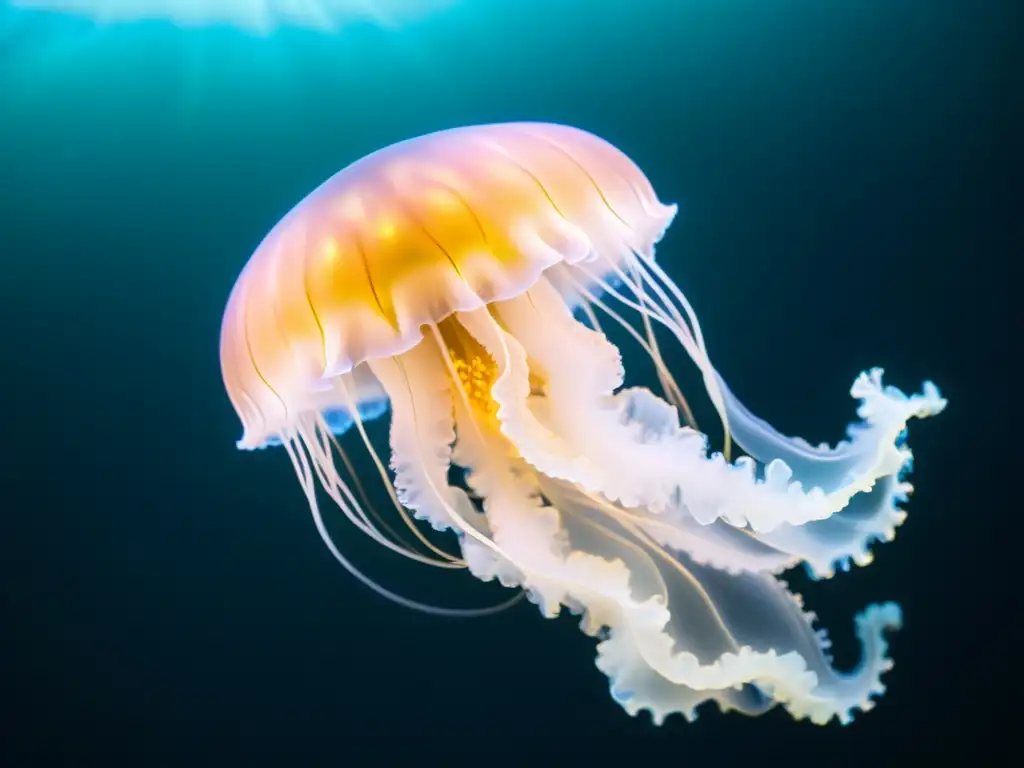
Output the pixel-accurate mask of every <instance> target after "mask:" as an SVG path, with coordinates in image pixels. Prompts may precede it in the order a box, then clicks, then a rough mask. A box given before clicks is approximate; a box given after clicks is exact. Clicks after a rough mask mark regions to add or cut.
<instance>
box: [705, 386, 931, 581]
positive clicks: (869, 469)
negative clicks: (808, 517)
mask: <svg viewBox="0 0 1024 768" xmlns="http://www.w3.org/2000/svg"><path fill="white" fill-rule="evenodd" d="M720 381H721V390H722V392H723V395H724V401H725V403H726V407H727V409H728V414H729V423H730V424H731V425H732V429H733V434H734V437H735V439H736V442H737V444H739V445H740V446H741V447H742V448H743V449H744V450H745V451H747V453H749V454H750V455H751V456H752V457H753V458H755V459H756V460H757V461H758V462H761V463H762V464H765V463H768V462H773V461H783V462H785V463H786V465H787V466H789V467H790V468H791V469H792V470H793V475H794V477H795V478H796V479H797V480H799V481H801V482H803V483H804V484H805V485H814V486H817V487H819V488H822V489H823V490H825V492H826V493H829V494H839V493H843V494H845V493H847V492H848V491H847V490H846V489H859V490H860V491H861V492H860V493H858V494H856V495H851V499H850V502H849V504H848V505H847V506H846V507H845V508H843V509H842V510H840V511H838V512H836V514H834V515H832V516H831V517H830V518H828V519H827V520H821V521H815V522H811V523H808V524H806V525H803V526H793V525H787V524H783V525H780V526H778V527H777V528H775V529H774V530H772V531H770V532H765V533H763V534H762V535H761V536H760V539H761V541H763V542H764V543H765V544H768V545H770V546H772V547H774V548H777V549H779V550H781V551H784V552H788V553H791V554H793V555H794V556H796V557H798V558H799V559H800V560H803V561H804V562H806V564H807V567H808V570H809V571H810V573H811V574H812V575H813V576H815V577H817V578H822V577H830V576H831V575H832V574H833V573H834V572H835V566H836V565H837V564H840V565H842V566H843V567H844V568H848V567H849V562H850V561H853V562H855V563H857V564H858V565H867V564H868V563H870V562H871V553H870V550H869V549H868V547H869V546H870V545H871V543H873V542H875V541H891V540H892V539H893V538H894V537H895V535H896V528H897V527H898V526H899V525H900V524H901V523H902V522H903V520H904V519H905V518H906V513H905V512H904V511H903V510H902V509H901V508H900V506H899V505H900V504H901V503H902V502H905V501H906V500H907V498H908V496H909V494H910V493H911V492H912V491H913V486H912V485H911V484H910V483H908V482H905V481H904V478H905V476H906V474H907V473H909V472H910V470H911V467H912V462H913V454H912V452H911V451H910V449H909V448H908V447H907V446H906V437H907V426H906V425H907V422H908V421H909V420H910V419H912V418H927V417H929V416H934V415H935V414H938V413H940V412H941V411H942V410H943V409H944V408H945V407H946V400H944V399H943V398H942V396H941V395H940V394H939V390H938V389H937V388H936V386H935V385H934V384H933V383H932V382H930V381H929V382H925V384H924V387H923V390H922V392H921V393H920V394H916V395H911V396H909V397H908V396H907V395H905V394H903V392H901V391H900V390H899V389H897V388H896V387H892V386H883V385H882V370H881V369H880V368H874V369H872V370H871V371H869V372H866V373H862V374H861V375H860V376H859V377H858V378H857V381H856V382H855V383H854V385H853V387H852V388H851V390H850V394H851V395H852V396H853V397H854V398H857V399H859V400H860V407H859V408H858V409H857V415H858V416H860V418H861V421H860V422H856V423H853V424H851V425H850V426H849V428H848V430H847V435H848V439H847V440H846V441H843V442H840V443H839V444H837V445H836V446H835V447H829V446H828V445H826V444H822V445H819V446H812V445H810V444H809V443H807V442H806V441H805V440H803V439H802V438H799V437H786V436H784V435H782V434H781V433H780V432H778V431H777V430H776V429H775V428H774V427H772V426H771V425H770V424H768V422H766V421H764V420H763V419H760V418H758V417H757V416H755V415H754V414H753V413H751V412H750V411H749V410H748V409H747V408H746V407H745V406H744V405H743V404H742V403H741V402H740V401H739V400H738V399H737V398H736V396H735V395H734V394H733V393H732V391H731V390H730V389H729V387H728V386H727V385H726V384H725V382H724V380H720Z"/></svg>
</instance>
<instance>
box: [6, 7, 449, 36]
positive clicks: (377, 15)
mask: <svg viewBox="0 0 1024 768" xmlns="http://www.w3.org/2000/svg"><path fill="white" fill-rule="evenodd" d="M456 2H458V0H10V4H11V5H12V6H15V7H19V8H25V9H32V10H41V11H55V12H60V13H67V14H73V15H77V16H83V17H87V18H90V19H92V20H94V21H97V22H100V23H106V24H115V23H124V22H133V21H169V22H171V23H173V24H176V25H178V26H182V27H197V26H232V27H236V28H238V29H243V30H246V31H248V32H251V33H254V34H269V33H271V32H273V31H275V30H277V29H280V28H282V27H298V28H305V29H315V30H322V31H326V32H330V31H336V30H337V29H339V28H340V27H342V26H344V25H345V24H346V23H349V22H353V21H369V22H372V23H375V24H379V25H381V26H386V27H398V26H401V25H402V23H404V22H408V21H411V20H414V19H415V18H417V17H421V16H422V15H424V14H426V13H429V12H431V11H435V10H438V9H440V8H442V7H444V6H448V5H453V4H455V3H456Z"/></svg>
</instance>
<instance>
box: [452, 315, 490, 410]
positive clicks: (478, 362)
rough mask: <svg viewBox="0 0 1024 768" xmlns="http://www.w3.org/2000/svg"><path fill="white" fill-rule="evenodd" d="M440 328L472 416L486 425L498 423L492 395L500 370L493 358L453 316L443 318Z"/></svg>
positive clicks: (457, 383)
mask: <svg viewBox="0 0 1024 768" xmlns="http://www.w3.org/2000/svg"><path fill="white" fill-rule="evenodd" d="M438 330H439V331H440V332H441V338H442V339H443V340H444V344H445V346H446V347H447V351H448V357H449V359H450V360H451V364H452V369H453V370H454V372H455V375H456V376H457V377H458V381H457V382H455V383H456V386H459V387H461V389H462V392H463V393H464V394H465V397H466V400H467V401H468V402H469V407H470V409H471V411H472V415H473V417H474V418H476V419H479V420H481V421H483V422H484V423H485V424H487V426H490V427H497V426H498V403H497V402H495V400H494V397H493V396H492V395H491V390H492V388H493V387H494V382H496V381H497V380H498V374H499V370H498V365H497V363H495V362H494V358H492V357H491V356H490V354H488V352H487V350H485V349H484V348H483V346H482V345H481V344H480V342H478V341H477V340H476V339H475V338H473V336H472V335H471V334H469V333H468V332H467V331H466V330H465V328H463V327H462V326H461V325H460V324H459V322H458V320H456V319H455V318H454V317H449V318H447V319H445V320H442V321H441V322H440V323H439V324H438Z"/></svg>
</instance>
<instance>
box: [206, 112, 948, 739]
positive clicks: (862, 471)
mask: <svg viewBox="0 0 1024 768" xmlns="http://www.w3.org/2000/svg"><path fill="white" fill-rule="evenodd" d="M675 210H676V209H675V207H674V206H669V205H664V204H662V203H661V202H659V200H658V198H657V196H656V195H655V192H654V190H653V189H652V187H651V184H650V183H649V182H648V180H647V178H646V177H645V176H644V174H643V173H642V172H641V171H640V170H639V169H638V168H637V167H636V166H635V165H634V164H633V162H632V161H631V160H630V159H629V158H627V157H626V156H625V155H624V154H622V153H621V152H620V151H618V150H617V149H615V148H614V147H613V146H611V145H610V144H608V143H606V142H604V141H603V140H601V139H599V138H597V137H595V136H593V135H591V134H589V133H586V132H584V131H581V130H577V129H575V128H570V127H565V126H559V125H548V124H536V123H522V124H506V125H486V126H479V127H466V128H457V129H453V130H449V131H444V132H440V133H434V134H430V135H427V136H423V137H420V138H416V139H412V140H409V141H406V142H403V143H400V144H396V145H394V146H391V147H388V148H386V149H383V150H380V151H378V152H376V153H374V154H371V155H369V156H368V157H366V158H364V159H362V160H359V161H358V162H356V163H354V164H353V165H351V166H349V167H347V168H345V169H344V170H342V171H340V172H339V173H338V174H336V175H335V176H333V177H332V178H331V179H329V180H328V181H326V182H325V183H324V184H322V185H321V186H320V187H319V188H317V189H316V190H314V191H313V192H312V193H311V194H310V195H309V196H308V197H306V198H305V199H304V200H303V201H302V202H301V203H299V205H298V206H296V207H295V208H294V209H293V210H292V211H291V212H289V213H288V214H287V215H286V216H285V217H284V218H283V219H282V220H281V221H280V222H279V223H278V224H277V225H276V226H275V227H274V228H273V229H272V230H271V232H270V233H269V234H268V235H267V237H266V238H265V239H264V240H263V242H262V243H261V244H260V245H259V247H258V249H257V250H256V252H255V254H254V255H253V256H252V257H251V258H250V260H249V262H248V263H247V264H246V266H245V268H244V270H243V271H242V273H241V276H240V277H239V279H238V281H237V283H236V284H235V286H234V289H233V291H232V292H231V295H230V298H229V299H228V303H227V307H226V309H225V312H224V320H223V327H222V331H221V340H220V359H221V366H222V372H223V378H224V383H225V385H226V387H227V392H228V395H229V397H230V400H231V403H232V405H233V406H234V409H235V411H236V412H237V414H238V416H239V418H240V419H241V422H242V427H243V433H242V437H241V439H240V440H239V442H238V447H239V448H241V449H245V450H251V449H257V448H263V447H265V446H268V445H280V446H281V447H282V448H283V451H284V452H286V453H287V455H288V456H289V457H290V459H291V462H292V464H293V465H294V468H295V472H296V474H297V476H298V479H299V482H300V484H301V487H302V489H303V491H304V492H305V495H306V498H307V500H308V503H309V506H310V508H311V510H312V512H313V517H314V520H315V522H316V525H317V528H318V530H319V531H320V534H321V536H322V537H323V539H324V542H325V543H326V545H327V546H328V547H329V548H330V550H331V552H332V553H333V555H334V557H335V558H337V559H338V560H339V562H341V563H342V564H343V565H345V566H346V567H347V568H349V569H350V570H351V571H352V572H353V573H354V574H355V575H356V576H357V577H358V578H359V579H360V580H362V581H363V582H364V583H365V584H367V585H369V586H371V587H372V588H373V589H375V590H376V591H377V592H379V593H380V594H383V595H385V596H387V597H390V598H391V599H394V600H397V601H398V602H401V603H403V604H405V605H411V606H413V607H419V608H421V609H423V610H428V611H433V612H437V613H453V612H456V611H450V610H445V609H440V608H435V607H433V606H429V605H424V604H421V603H415V602H413V601H411V600H409V599H408V598H407V597H405V596H403V595H400V594H397V593H395V592H393V591H390V590H388V589H386V588H385V587H383V586H381V585H380V584H377V583H376V582H375V581H373V580H371V579H370V578H368V577H367V576H365V575H364V574H363V573H361V572H360V571H359V570H358V569H356V568H355V567H354V566H353V565H352V563H351V562H350V561H349V560H348V559H347V558H346V557H345V556H344V555H343V554H342V553H341V551H340V549H339V547H337V546H336V543H335V541H334V540H333V539H332V538H331V536H330V535H329V533H328V531H327V528H326V526H325V524H324V520H323V517H322V512H321V508H320V504H321V501H320V500H318V493H319V494H323V495H324V496H325V497H327V498H329V499H330V500H331V502H333V504H334V505H336V506H337V507H338V508H339V509H340V510H341V511H342V512H343V513H344V515H345V516H346V517H347V518H348V520H350V521H351V523H352V525H353V526H354V528H355V529H358V530H359V531H361V532H362V533H363V534H365V535H366V536H368V537H369V538H370V539H373V540H374V541H376V542H378V543H379V544H381V545H383V546H386V547H389V548H390V549H392V550H394V551H395V552H397V553H400V554H402V555H405V556H407V557H410V558H413V559H415V560H419V561H421V562H423V563H427V564H434V565H439V566H441V567H451V568H456V567H466V568H468V570H469V571H470V572H471V573H472V574H473V575H474V576H476V577H477V578H479V579H481V580H484V581H491V580H497V581H498V582H500V583H501V584H502V585H504V586H506V587H511V588H520V589H521V590H523V591H525V593H526V594H527V596H528V597H529V598H530V600H531V601H532V602H534V603H535V604H536V605H537V606H538V607H539V608H540V611H541V613H542V614H543V615H544V616H547V617H553V616H555V615H557V614H558V613H559V612H560V611H561V610H562V609H563V608H565V609H569V610H571V611H573V612H575V613H577V614H579V615H581V616H582V623H581V627H582V629H583V631H584V632H586V633H587V634H589V635H593V636H596V637H598V638H599V643H598V645H597V666H598V667H599V668H600V669H601V670H602V671H603V672H604V673H605V674H606V675H607V676H608V677H609V678H610V681H611V692H612V695H613V697H614V698H615V699H616V700H617V701H618V702H619V703H620V704H621V705H622V706H623V707H624V708H625V709H626V710H627V711H628V712H630V713H632V714H635V713H637V712H638V711H640V710H644V709H646V710H649V711H650V712H651V714H652V716H653V718H654V720H655V722H658V723H660V722H661V721H662V720H663V719H664V718H665V717H666V716H667V715H670V714H672V713H681V714H683V715H684V716H685V717H687V718H689V719H692V718H693V717H695V716H696V710H697V707H698V705H699V704H701V703H702V702H705V701H708V700H713V701H716V702H717V703H718V705H719V707H720V708H721V709H722V710H738V711H741V712H743V713H746V714H750V715H754V714H759V713H762V712H764V711H766V710H768V709H769V708H771V707H772V706H775V705H781V706H783V707H785V708H786V709H787V710H788V711H789V712H790V713H791V714H792V715H793V716H794V717H796V718H808V719H810V720H811V721H813V722H816V723H825V722H828V721H829V720H831V719H833V718H837V719H838V720H840V721H841V722H847V721H849V720H850V718H851V717H852V713H853V711H854V710H855V709H858V708H859V709H861V710H867V709H869V708H870V706H871V705H872V697H873V696H875V695H878V694H880V693H881V692H882V690H883V685H882V683H881V681H880V677H881V675H882V673H883V672H885V671H886V670H888V669H889V668H890V666H891V662H890V661H889V659H888V658H887V656H886V651H887V644H886V640H885V637H884V632H885V630H887V629H891V628H895V627H898V626H899V624H900V620H901V617H900V610H899V608H898V607H897V606H896V605H895V604H892V603H888V604H881V605H873V606H870V607H868V608H867V609H866V610H865V611H864V612H863V613H862V614H860V615H859V616H858V617H857V620H856V631H857V634H858V636H859V639H860V641H861V644H862V658H861V660H860V662H859V665H858V666H857V667H856V668H855V669H853V670H850V671H845V672H843V671H838V670H836V669H834V668H833V666H832V663H831V659H830V657H829V654H828V650H827V649H828V640H827V638H826V637H825V635H824V633H823V631H822V630H818V629H816V628H815V627H814V625H813V617H812V615H810V614H807V613H804V611H803V608H802V605H801V600H800V598H799V597H797V596H796V595H794V594H791V593H790V592H789V591H788V590H787V587H786V585H785V584H784V583H783V582H782V581H780V579H779V576H780V574H782V573H783V572H784V571H786V570H787V569H790V568H793V567H795V566H797V565H801V564H803V565H804V566H805V567H806V568H807V569H809V570H810V571H811V572H812V573H813V574H814V575H816V576H818V577H830V576H832V574H833V573H834V572H835V569H836V565H837V564H843V565H847V564H848V563H849V562H850V561H852V562H854V563H857V564H859V565H866V564H867V563H868V562H869V560H870V551H869V545H870V544H872V543H873V542H875V541H878V540H888V539H891V538H893V536H894V532H895V528H896V527H897V526H898V525H899V524H900V523H901V522H902V521H903V518H904V512H903V511H902V510H901V509H900V505H901V503H902V502H904V501H905V500H906V498H907V495H908V494H909V493H910V491H911V486H910V485H909V484H908V483H907V482H906V481H905V479H904V477H903V475H904V474H905V473H906V471H907V470H908V469H909V465H910V460H911V452H910V450H909V449H908V448H907V447H906V444H905V439H906V427H907V422H908V421H909V420H910V419H911V418H914V417H918V418H920V417H925V416H931V415H933V414H936V413H938V412H939V411H941V410H942V409H943V407H944V406H945V401H944V400H943V399H942V398H941V397H940V395H939V392H938V390H937V389H936V388H935V386H934V385H933V384H931V383H930V382H928V383H926V384H925V386H924V390H923V392H922V393H921V394H917V395H914V396H912V397H908V396H906V395H904V394H903V393H902V392H900V391H899V390H897V389H895V388H893V387H884V386H883V385H882V378H881V377H882V372H881V371H880V370H877V369H876V370H871V371H869V372H866V373H862V374H861V375H860V376H858V377H857V379H856V382H855V383H854V385H853V388H852V391H851V394H852V395H853V397H854V398H856V399H857V400H858V401H859V403H860V405H859V409H858V411H857V413H858V416H859V417H860V421H859V422H858V423H855V424H853V425H852V426H850V427H849V430H848V432H847V438H846V439H845V440H844V441H843V442H840V443H838V444H837V445H836V446H834V447H829V446H828V445H820V446H812V445H810V444H809V443H807V442H805V441H804V440H801V439H799V438H792V437H787V436H785V435H783V434H782V433H780V432H779V431H777V430H776V429H775V428H773V427H772V426H770V425H769V424H768V423H767V422H765V421H764V420H762V419H760V418H758V417H757V416H755V415H754V414H752V413H751V412H750V411H749V410H748V409H747V408H745V407H744V406H743V405H742V404H741V402H740V401H739V400H738V399H737V398H736V396H735V395H734V394H733V392H732V391H731V389H730V388H729V387H728V386H726V383H725V381H724V380H723V378H722V377H721V376H720V375H719V374H718V373H717V371H716V370H715V368H714V367H713V366H712V363H711V360H710V357H709V354H708V350H707V348H706V345H705V342H704V338H703V335H702V332H701V328H700V326H699V324H698V322H697V317H696V316H695V313H694V310H693V308H692V306H691V303H690V302H689V301H688V300H687V298H686V297H685V296H684V295H683V292H682V291H681V290H680V289H679V288H678V287H677V285H676V284H675V283H674V282H673V281H672V280H671V278H670V277H669V276H668V275H667V274H666V273H665V271H664V270H663V268H662V267H661V266H660V265H659V264H658V262H657V261H655V258H654V245H655V244H656V243H657V242H658V241H659V240H660V238H661V237H662V235H663V234H664V232H665V230H666V228H667V227H668V226H669V224H670V222H671V221H672V219H673V217H674V215H675ZM602 323H604V324H605V325H602ZM614 327H621V329H623V330H624V331H625V333H623V334H622V336H623V338H624V339H626V340H627V341H628V340H631V341H628V343H630V344H632V343H634V342H635V343H636V345H638V347H639V348H640V349H642V350H643V351H644V352H645V353H646V354H647V355H649V357H650V359H651V360H652V361H653V363H654V367H655V369H656V370H657V372H658V379H659V382H658V390H657V391H658V393H657V394H656V393H655V392H654V391H652V390H651V389H648V388H644V387H639V386H625V379H624V375H625V371H624V368H623V363H622V358H621V357H620V351H619V349H618V348H617V347H616V346H615V345H613V343H612V342H611V341H610V340H609V338H608V336H607V335H606V334H605V332H603V331H602V328H605V329H611V328H614ZM655 329H658V331H659V332H657V333H656V332H655ZM666 343H671V344H679V345H681V346H682V348H683V349H684V350H685V352H686V353H687V355H688V357H689V359H691V360H692V361H693V363H694V364H695V365H696V367H697V369H698V370H699V371H700V373H701V374H702V377H703V381H704V385H705V387H704V388H705V390H706V392H707V395H708V396H709V398H710V401H711V402H712V403H713V404H714V407H715V409H716V411H717V414H718V416H719V418H720V420H721V422H722V424H723V426H724V429H725V435H726V438H725V441H724V445H723V446H722V450H721V451H719V452H711V451H710V450H709V439H708V438H706V437H705V436H704V435H703V434H702V433H701V432H699V431H698V430H697V428H696V426H695V424H694V422H693V419H692V417H691V415H690V414H691V411H690V408H689V405H688V403H687V401H686V399H685V397H684V393H683V392H682V391H681V388H680V386H679V384H678V383H677V381H676V379H675V378H674V377H673V374H672V372H671V371H670V370H669V369H668V366H667V365H666V362H665V358H664V357H663V354H662V352H663V350H664V349H666V347H665V344H666ZM384 414H390V428H389V429H390V462H389V463H390V471H389V469H388V466H386V463H385V462H386V460H385V458H382V456H381V455H380V453H379V452H378V450H377V449H376V447H375V445H374V440H373V439H371V436H370V434H369V431H368V430H367V428H366V425H367V422H368V421H369V420H371V419H374V418H378V417H381V416H383V415H384ZM342 434H346V435H348V436H354V435H355V434H358V435H359V436H360V437H361V438H362V442H363V444H364V446H365V450H366V451H367V452H368V454H369V458H368V459H367V460H366V461H365V464H366V466H373V467H375V470H373V474H374V475H378V474H379V476H380V478H381V479H382V480H383V482H384V483H385V487H386V488H387V490H388V491H389V493H390V495H391V498H392V501H393V503H394V514H393V515H392V513H388V514H389V516H392V517H393V524H392V523H389V522H388V519H387V518H386V517H385V516H384V513H383V511H381V510H376V511H375V510H373V509H371V508H370V507H369V506H368V504H367V503H366V502H365V501H364V500H363V498H362V497H361V494H360V489H359V487H357V485H358V483H357V482H355V481H347V480H346V479H345V478H346V477H355V478H356V480H358V479H359V478H360V477H361V478H362V479H363V480H364V481H365V479H366V472H362V473H355V474H351V473H347V472H344V471H343V470H344V466H348V467H352V466H353V465H352V462H351V459H350V458H349V457H348V455H347V454H346V453H345V449H344V446H343V445H342V443H343V441H342V440H341V439H339V436H340V435H342ZM347 439H348V438H346V440H347ZM733 445H735V446H738V447H739V448H741V449H742V451H743V455H742V456H739V457H738V458H735V459H733V458H732V453H733V447H732V446H733ZM360 450H362V449H360ZM453 465H454V466H456V467H460V468H462V469H463V470H464V471H463V473H462V475H461V477H462V479H459V480H456V479H452V478H454V477H455V476H457V475H458V473H456V472H452V473H449V469H450V467H452V466H453ZM410 512H411V514H410ZM413 517H415V518H418V519H419V520H420V521H425V522H427V523H429V524H430V525H432V526H433V528H435V529H438V530H445V531H450V532H453V533H454V534H455V539H456V541H457V543H458V545H459V550H458V552H459V553H458V554H457V555H456V554H450V553H448V552H445V551H444V550H443V549H442V548H441V547H439V546H437V545H436V544H435V543H434V541H433V540H432V539H431V538H428V537H427V536H426V535H425V534H424V532H421V531H417V530H416V527H415V526H416V521H415V520H413V519H412V518H413ZM401 526H407V527H401ZM396 527H398V528H399V530H400V531H404V533H399V532H398V531H396V530H395V528H396ZM402 536H405V537H406V538H408V539H410V540H412V543H411V544H409V543H403V542H402V540H401V537H402Z"/></svg>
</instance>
